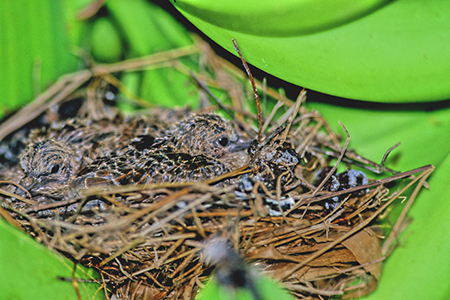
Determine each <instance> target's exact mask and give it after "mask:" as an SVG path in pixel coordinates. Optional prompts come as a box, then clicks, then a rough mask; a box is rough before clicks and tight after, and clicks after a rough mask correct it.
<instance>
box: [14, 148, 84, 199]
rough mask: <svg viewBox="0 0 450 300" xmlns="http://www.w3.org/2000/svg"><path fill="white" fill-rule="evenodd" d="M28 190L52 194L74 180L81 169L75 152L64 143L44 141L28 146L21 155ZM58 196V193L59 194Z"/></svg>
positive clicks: (21, 182) (24, 184) (24, 179)
mask: <svg viewBox="0 0 450 300" xmlns="http://www.w3.org/2000/svg"><path fill="white" fill-rule="evenodd" d="M20 163H21V166H22V168H23V170H24V172H25V174H26V176H25V177H23V178H22V179H21V180H20V184H21V185H22V186H23V187H24V188H25V189H27V190H29V191H33V192H39V193H42V194H52V193H53V192H55V191H58V190H59V187H60V186H61V185H64V184H65V183H66V182H67V181H68V180H70V179H72V178H73V177H74V175H75V173H76V172H77V171H78V168H79V164H80V163H79V161H77V159H76V152H75V150H74V149H73V148H72V147H70V146H69V145H67V143H64V142H62V141H55V140H44V141H41V142H37V143H32V144H30V145H28V146H27V148H26V149H25V150H24V152H23V153H22V154H21V155H20ZM57 194H58V193H57Z"/></svg>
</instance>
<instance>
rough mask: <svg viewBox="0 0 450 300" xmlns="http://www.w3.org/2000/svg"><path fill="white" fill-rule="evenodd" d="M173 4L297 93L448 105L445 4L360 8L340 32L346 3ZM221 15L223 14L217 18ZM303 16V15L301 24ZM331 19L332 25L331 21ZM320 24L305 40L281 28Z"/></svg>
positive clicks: (209, 0)
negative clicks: (299, 89) (307, 22)
mask: <svg viewBox="0 0 450 300" xmlns="http://www.w3.org/2000/svg"><path fill="white" fill-rule="evenodd" d="M171 2H172V3H173V4H174V5H175V7H177V8H178V9H179V10H180V11H181V12H182V13H183V14H184V15H185V16H186V17H187V18H188V19H189V20H190V21H191V22H192V23H193V24H194V25H195V26H197V27H198V28H199V29H200V30H201V31H203V32H204V33H205V34H206V35H207V36H209V37H210V38H211V39H213V40H214V41H215V42H217V43H219V44H220V45H221V46H223V47H224V48H226V49H227V50H229V51H231V52H233V53H235V51H234V50H233V44H232V43H231V39H233V38H234V39H236V40H237V42H238V44H239V47H240V49H241V51H242V52H243V53H244V56H245V58H246V59H247V60H248V61H249V62H250V63H252V64H254V65H255V66H257V67H259V68H261V69H263V70H264V71H266V72H268V73H270V74H272V75H275V76H278V77H280V78H282V79H284V80H287V81H289V82H292V83H295V84H297V85H300V86H304V87H306V88H309V89H313V90H316V91H321V92H324V93H328V94H331V95H336V96H341V97H345V98H351V99H358V100H370V101H378V102H418V101H432V100H443V99H448V98H449V97H450V88H449V87H450V59H449V56H448V45H450V34H448V33H449V28H450V2H449V1H426V0H416V1H410V0H398V1H393V2H390V3H389V4H386V5H384V6H381V7H380V8H379V9H368V10H367V11H365V10H364V9H362V8H361V9H360V10H359V11H358V10H357V11H356V12H355V15H356V16H355V18H356V19H354V18H350V19H349V20H347V21H345V24H342V20H341V19H340V18H341V16H342V11H343V10H344V9H345V8H346V7H345V6H349V3H348V1H338V2H339V3H341V4H342V7H340V8H339V9H337V8H336V7H335V5H329V4H325V3H324V1H308V0H280V1H271V3H272V4H270V3H269V1H264V2H263V3H261V1H257V0H247V1H239V0H223V1H214V0H177V1H173V0H172V1H171ZM330 2H331V1H330ZM354 2H358V1H354ZM359 2H362V1H359ZM372 2H373V1H369V4H370V3H372ZM381 2H382V1H381ZM381 2H380V3H381ZM366 3H367V2H366ZM372 4H373V3H372ZM375 4H376V3H375ZM375 4H373V5H374V6H373V7H372V8H374V7H375V8H376V7H377V6H376V5H375ZM314 5H316V7H314ZM369 6H370V5H369ZM224 7H227V8H228V9H226V11H225V13H218V12H220V10H221V9H224ZM314 8H315V9H314ZM369 8H370V7H369ZM305 10H306V11H307V12H309V15H307V16H303V12H304V11H305ZM333 12H334V16H335V19H334V21H336V22H337V23H336V24H333V23H332V21H333V20H330V19H329V18H330V15H331V16H332V15H333ZM362 12H365V13H362ZM280 14H281V15H280ZM322 16H323V17H324V18H325V20H324V22H325V25H326V26H325V25H323V24H318V25H317V28H316V32H313V33H310V34H305V31H304V30H302V29H301V28H300V29H298V30H297V31H295V30H294V32H293V31H292V26H291V25H290V26H285V24H291V23H295V22H298V23H299V24H300V25H299V26H300V27H301V24H304V23H305V21H304V18H305V17H306V18H309V19H308V20H311V22H316V20H317V19H320V18H322ZM319 23H320V22H319ZM224 24H227V25H224ZM324 28H325V29H326V30H323V29H324ZM280 32H281V33H280ZM283 32H284V34H283Z"/></svg>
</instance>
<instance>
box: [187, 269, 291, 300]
mask: <svg viewBox="0 0 450 300" xmlns="http://www.w3.org/2000/svg"><path fill="white" fill-rule="evenodd" d="M256 289H257V290H258V292H259V293H260V295H261V297H262V298H263V299H277V300H293V299H294V297H292V295H291V294H289V292H287V291H286V290H285V289H283V288H281V287H280V285H279V284H277V283H275V282H274V281H273V280H272V279H270V278H268V277H266V276H262V275H260V276H258V277H257V278H256ZM195 299H196V300H211V299H215V300H255V298H254V297H253V296H252V293H251V291H250V290H248V289H243V288H239V289H231V288H230V287H226V286H222V285H220V283H219V282H218V281H217V280H216V278H215V277H214V276H213V277H212V278H211V279H210V280H209V281H208V282H207V283H206V285H205V287H204V288H203V289H201V290H200V291H199V293H198V295H197V296H196V297H195Z"/></svg>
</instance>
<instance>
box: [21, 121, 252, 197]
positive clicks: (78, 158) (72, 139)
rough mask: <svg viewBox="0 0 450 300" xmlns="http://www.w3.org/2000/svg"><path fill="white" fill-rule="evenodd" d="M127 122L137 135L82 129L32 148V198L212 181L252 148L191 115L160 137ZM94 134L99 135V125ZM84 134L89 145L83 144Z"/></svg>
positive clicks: (27, 166)
mask: <svg viewBox="0 0 450 300" xmlns="http://www.w3.org/2000/svg"><path fill="white" fill-rule="evenodd" d="M128 122H135V123H137V124H138V125H134V127H133V126H131V127H132V128H137V129H138V130H136V131H135V134H133V133H131V132H130V130H129V128H128V129H126V130H125V129H123V128H124V127H126V126H122V127H120V126H119V127H118V128H116V131H118V132H119V133H117V132H114V131H110V130H106V131H99V133H98V134H97V133H92V132H90V131H89V130H88V129H87V127H83V130H82V131H81V132H78V133H77V132H76V130H75V132H74V130H67V131H64V130H62V131H61V130H59V131H57V132H58V133H57V134H56V133H53V134H49V135H47V137H50V138H47V139H43V140H42V139H41V140H39V139H38V140H39V141H38V142H35V143H30V144H29V145H28V146H27V148H26V149H25V151H24V152H23V153H22V155H21V156H20V161H21V166H22V168H23V170H24V172H25V177H24V178H23V179H22V180H21V184H22V185H23V186H24V187H25V188H26V189H28V190H29V191H30V192H32V194H33V193H34V194H36V193H38V194H43V195H48V196H52V197H54V198H62V197H64V196H63V195H65V197H66V198H72V197H74V196H76V195H78V194H79V190H80V189H85V188H89V187H91V186H96V185H124V184H137V183H157V182H180V181H198V180H205V179H210V178H213V177H215V176H219V175H221V174H224V173H226V172H229V171H231V170H232V169H234V168H237V167H240V166H242V165H243V164H245V162H246V160H247V154H246V153H245V152H244V151H240V150H244V149H245V148H247V147H248V145H249V143H247V142H245V141H242V140H240V139H239V136H238V134H237V132H236V130H235V129H234V128H233V127H232V126H231V125H230V123H229V122H228V121H226V120H224V119H223V118H221V117H219V116H217V115H215V114H198V115H193V116H190V117H188V118H186V119H185V120H183V121H181V122H180V123H178V124H177V125H175V126H173V127H171V128H168V129H165V130H160V131H156V130H153V131H152V130H150V129H151V128H154V126H153V124H151V123H148V124H142V121H139V122H137V121H136V120H130V119H129V120H128ZM128 127H129V126H128ZM93 128H94V129H95V132H97V131H98V125H97V124H96V123H94V125H93ZM121 128H122V129H121ZM149 128H150V129H149ZM83 134H84V135H85V136H86V137H87V140H88V141H89V142H85V143H83V141H85V140H83ZM55 138H57V140H56V139H55ZM105 141H107V142H105ZM95 144H99V145H95ZM103 148H106V149H103ZM86 149H88V150H89V151H86ZM93 151H96V152H98V153H100V155H97V156H96V155H93V154H92V152H93ZM101 154H104V155H101Z"/></svg>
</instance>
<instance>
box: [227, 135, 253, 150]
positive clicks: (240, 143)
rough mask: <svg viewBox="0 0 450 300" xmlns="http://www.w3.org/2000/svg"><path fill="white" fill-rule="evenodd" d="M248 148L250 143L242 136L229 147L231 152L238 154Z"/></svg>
mask: <svg viewBox="0 0 450 300" xmlns="http://www.w3.org/2000/svg"><path fill="white" fill-rule="evenodd" d="M248 147H250V141H249V140H248V139H246V138H244V137H242V136H240V137H239V139H238V140H237V141H235V142H232V143H231V145H230V150H231V152H238V151H242V150H246V149H247V148H248Z"/></svg>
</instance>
